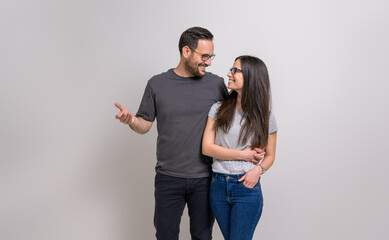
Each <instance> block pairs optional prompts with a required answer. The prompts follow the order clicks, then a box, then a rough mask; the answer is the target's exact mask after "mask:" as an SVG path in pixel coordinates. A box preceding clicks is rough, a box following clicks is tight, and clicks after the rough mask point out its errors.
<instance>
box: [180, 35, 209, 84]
mask: <svg viewBox="0 0 389 240" xmlns="http://www.w3.org/2000/svg"><path fill="white" fill-rule="evenodd" d="M213 50H214V47H213V42H212V41H211V40H205V39H200V40H199V41H198V43H197V48H196V49H195V50H194V51H191V55H190V57H189V58H188V60H187V62H186V68H187V70H188V72H190V73H192V74H193V75H195V76H199V77H202V76H204V75H205V69H206V67H208V66H211V61H212V60H211V58H208V59H207V60H205V61H204V60H203V59H202V58H206V57H207V56H212V55H213ZM204 56H205V57H204Z"/></svg>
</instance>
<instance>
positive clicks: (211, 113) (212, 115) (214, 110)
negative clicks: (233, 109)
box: [208, 102, 221, 121]
mask: <svg viewBox="0 0 389 240" xmlns="http://www.w3.org/2000/svg"><path fill="white" fill-rule="evenodd" d="M220 105H221V102H216V103H214V104H213V105H212V107H211V109H210V110H209V113H208V117H210V118H212V119H213V120H214V121H216V113H217V110H218V109H219V107H220Z"/></svg>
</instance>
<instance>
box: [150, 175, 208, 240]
mask: <svg viewBox="0 0 389 240" xmlns="http://www.w3.org/2000/svg"><path fill="white" fill-rule="evenodd" d="M210 181H211V179H210V177H206V178H179V177H172V176H168V175H165V174H162V173H157V174H156V176H155V192H154V195H155V212H154V226H155V228H156V230H157V232H156V238H157V239H158V240H178V236H179V232H180V222H181V216H182V213H183V211H184V208H185V204H187V206H188V214H189V221H190V234H191V238H192V240H209V239H212V228H213V223H214V220H215V218H214V217H213V214H212V211H211V208H210V206H209V184H210Z"/></svg>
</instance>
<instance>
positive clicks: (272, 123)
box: [269, 112, 278, 133]
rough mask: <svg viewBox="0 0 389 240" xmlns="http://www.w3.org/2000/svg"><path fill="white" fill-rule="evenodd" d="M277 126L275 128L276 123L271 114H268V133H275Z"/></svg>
mask: <svg viewBox="0 0 389 240" xmlns="http://www.w3.org/2000/svg"><path fill="white" fill-rule="evenodd" d="M277 130H278V126H277V121H276V117H274V115H273V113H272V112H270V116H269V133H273V132H277Z"/></svg>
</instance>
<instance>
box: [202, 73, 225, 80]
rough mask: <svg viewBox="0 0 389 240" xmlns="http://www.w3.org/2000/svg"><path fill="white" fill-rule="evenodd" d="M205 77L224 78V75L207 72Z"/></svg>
mask: <svg viewBox="0 0 389 240" xmlns="http://www.w3.org/2000/svg"><path fill="white" fill-rule="evenodd" d="M205 77H208V78H212V79H218V80H223V78H222V77H220V76H219V75H216V74H214V73H212V72H207V74H205Z"/></svg>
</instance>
